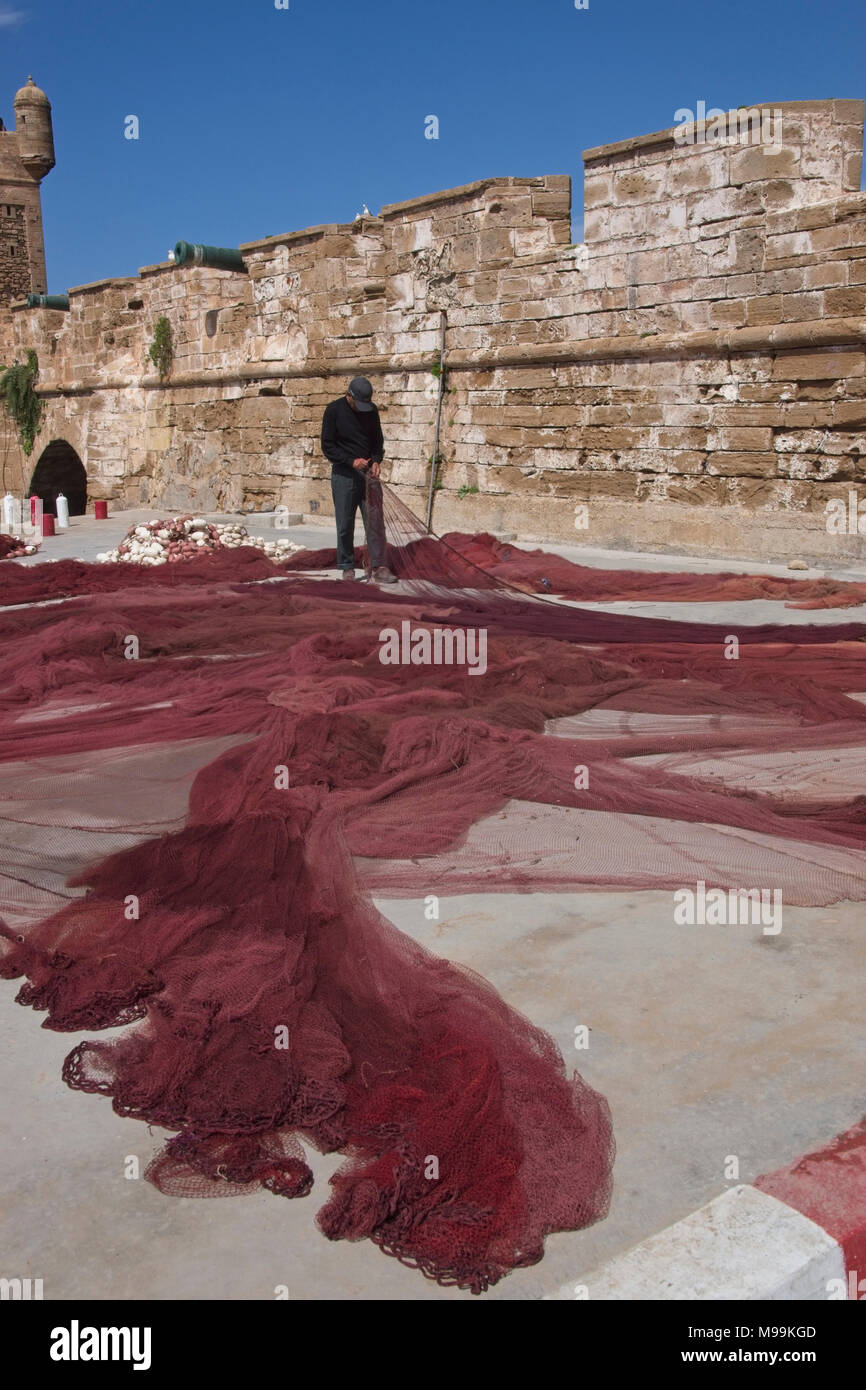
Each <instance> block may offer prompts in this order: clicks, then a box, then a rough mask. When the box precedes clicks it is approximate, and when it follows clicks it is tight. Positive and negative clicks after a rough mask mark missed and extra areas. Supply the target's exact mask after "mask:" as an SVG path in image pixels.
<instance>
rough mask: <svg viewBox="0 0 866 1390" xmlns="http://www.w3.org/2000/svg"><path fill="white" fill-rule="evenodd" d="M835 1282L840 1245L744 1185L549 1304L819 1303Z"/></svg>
mask: <svg viewBox="0 0 866 1390" xmlns="http://www.w3.org/2000/svg"><path fill="white" fill-rule="evenodd" d="M831 1279H842V1280H843V1281H844V1279H845V1259H844V1256H843V1253H842V1249H841V1246H840V1245H839V1244H838V1242H837V1241H835V1240H834V1239H833V1238H832V1236H829V1235H827V1232H826V1231H824V1230H822V1229H821V1227H820V1226H817V1225H816V1224H815V1222H814V1221H810V1220H809V1219H808V1218H807V1217H805V1216H802V1215H801V1214H800V1212H798V1211H795V1210H794V1209H793V1207H789V1206H786V1205H785V1203H784V1202H780V1201H777V1199H776V1198H775V1197H769V1196H768V1195H767V1194H766V1193H764V1192H759V1191H758V1190H757V1188H754V1187H748V1186H739V1187H733V1188H731V1189H730V1191H728V1192H725V1193H723V1194H722V1195H721V1197H716V1198H715V1199H714V1201H712V1202H710V1203H708V1205H707V1206H705V1207H701V1208H699V1210H698V1211H695V1212H692V1213H691V1215H690V1216H686V1217H685V1218H684V1219H683V1220H682V1221H678V1222H676V1224H675V1225H673V1226H668V1228H667V1229H666V1230H664V1231H660V1232H659V1233H658V1234H657V1235H654V1236H650V1237H649V1239H648V1240H644V1241H641V1243H640V1245H636V1246H635V1247H634V1249H632V1250H629V1251H627V1252H626V1253H625V1254H624V1255H619V1256H618V1257H617V1258H616V1259H614V1260H611V1261H610V1262H609V1263H608V1264H606V1265H602V1266H601V1268H599V1269H596V1270H594V1271H593V1272H592V1273H590V1274H587V1275H584V1276H582V1277H581V1278H578V1279H575V1281H574V1283H573V1284H567V1285H565V1286H564V1287H563V1288H561V1289H559V1290H558V1291H557V1292H556V1293H555V1294H552V1295H550V1297H551V1299H552V1300H563V1299H568V1300H574V1299H582V1298H589V1299H590V1300H602V1299H604V1300H608V1299H634V1300H639V1299H653V1300H663V1301H666V1302H667V1301H675V1300H701V1299H719V1300H733V1301H738V1302H742V1301H749V1300H789V1299H811V1300H821V1299H826V1298H828V1297H829V1293H828V1289H827V1284H828V1282H829V1281H830V1280H831ZM584 1290H585V1292H584Z"/></svg>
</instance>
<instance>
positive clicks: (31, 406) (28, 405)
mask: <svg viewBox="0 0 866 1390" xmlns="http://www.w3.org/2000/svg"><path fill="white" fill-rule="evenodd" d="M0 371H2V375H0V400H2V402H3V404H4V406H5V407H6V413H7V414H8V415H9V416H10V418H11V419H12V420H13V421H14V422H15V427H16V429H17V430H18V439H19V441H20V443H21V448H22V449H23V450H24V452H25V454H27V455H28V457H29V455H30V454H32V453H33V445H34V444H35V443H36V436H37V434H38V433H39V430H40V427H41V425H42V401H41V400H40V399H39V397H38V396H37V394H36V392H35V390H34V389H33V383H34V382H35V380H36V378H37V376H38V375H39V359H38V357H37V356H36V353H35V352H34V351H33V349H32V348H30V349H29V350H28V353H27V361H26V362H16V363H14V365H13V366H11V367H6V368H5V370H3V369H0Z"/></svg>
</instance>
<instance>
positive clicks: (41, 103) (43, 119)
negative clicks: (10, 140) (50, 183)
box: [13, 77, 54, 181]
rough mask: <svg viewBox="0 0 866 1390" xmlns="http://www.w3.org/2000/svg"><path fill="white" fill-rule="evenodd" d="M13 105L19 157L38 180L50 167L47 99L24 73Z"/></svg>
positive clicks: (51, 138)
mask: <svg viewBox="0 0 866 1390" xmlns="http://www.w3.org/2000/svg"><path fill="white" fill-rule="evenodd" d="M13 105H14V107H15V134H16V135H17V137H18V155H19V158H20V160H21V163H22V164H23V165H24V167H25V169H26V170H27V172H28V173H29V174H31V175H32V177H33V178H34V179H36V180H37V181H39V180H41V179H44V178H45V175H46V174H47V173H48V172H49V170H51V169H53V168H54V132H53V130H52V127H51V102H50V101H49V100H48V98H47V96H46V95H45V93H44V92H43V91H42V89H41V88H40V87H37V86H36V84H35V82H34V81H33V78H32V77H28V79H27V85H26V86H25V87H22V88H21V90H20V91H19V92H16V94H15V101H14V102H13Z"/></svg>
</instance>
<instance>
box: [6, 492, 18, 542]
mask: <svg viewBox="0 0 866 1390" xmlns="http://www.w3.org/2000/svg"><path fill="white" fill-rule="evenodd" d="M14 527H15V498H14V497H13V496H12V493H11V492H7V494H6V496H5V497H4V498H3V530H4V531H7V532H8V531H12V530H13V529H14Z"/></svg>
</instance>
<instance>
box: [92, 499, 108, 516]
mask: <svg viewBox="0 0 866 1390" xmlns="http://www.w3.org/2000/svg"><path fill="white" fill-rule="evenodd" d="M93 515H94V516H95V517H96V520H97V521H105V519H106V517H107V516H108V503H107V502H105V501H98V502H94V504H93Z"/></svg>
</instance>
